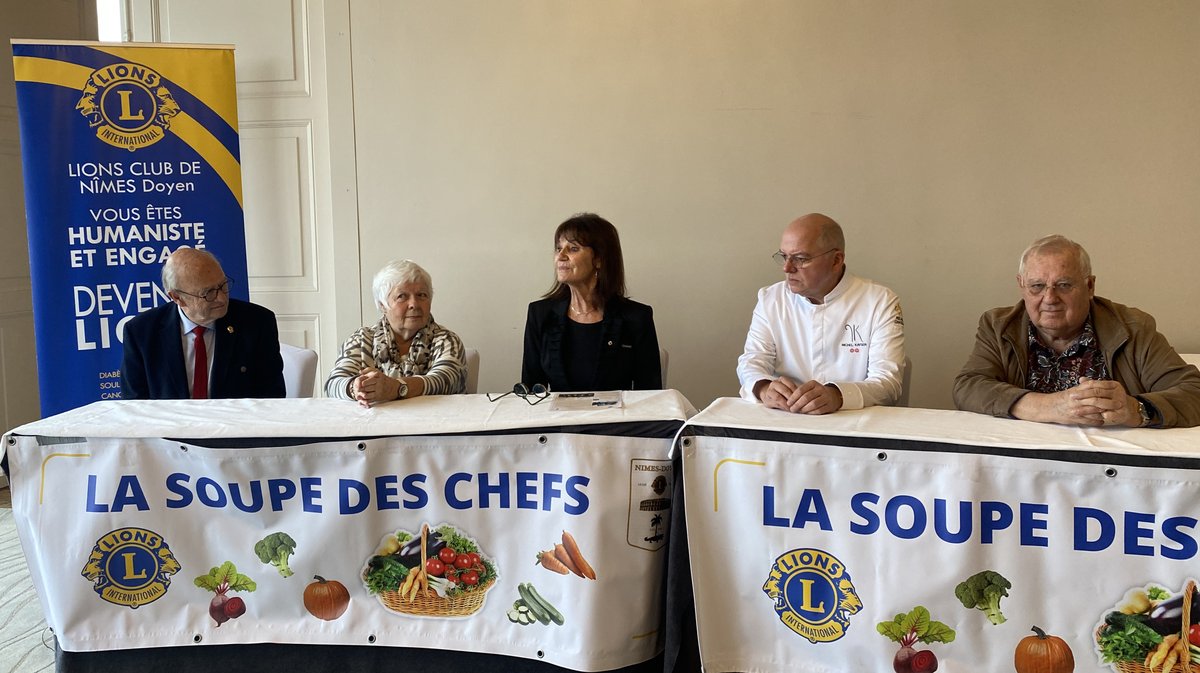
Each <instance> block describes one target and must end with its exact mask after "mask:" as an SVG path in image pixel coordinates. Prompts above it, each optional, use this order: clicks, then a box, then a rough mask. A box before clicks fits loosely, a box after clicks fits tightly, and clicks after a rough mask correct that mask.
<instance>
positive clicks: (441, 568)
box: [425, 557, 446, 577]
mask: <svg viewBox="0 0 1200 673" xmlns="http://www.w3.org/2000/svg"><path fill="white" fill-rule="evenodd" d="M425 572H427V573H429V574H430V575H433V576H434V577H441V576H442V573H444V572H446V564H445V563H442V562H441V561H439V560H437V559H435V558H432V557H430V559H429V560H428V561H425Z"/></svg>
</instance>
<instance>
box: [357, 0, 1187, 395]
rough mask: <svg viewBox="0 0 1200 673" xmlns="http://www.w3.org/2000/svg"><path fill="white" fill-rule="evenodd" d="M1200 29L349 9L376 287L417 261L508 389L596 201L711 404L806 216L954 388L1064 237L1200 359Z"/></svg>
mask: <svg viewBox="0 0 1200 673" xmlns="http://www.w3.org/2000/svg"><path fill="white" fill-rule="evenodd" d="M1198 29H1200V3H1195V2H1153V3H1145V2H1136V1H1133V0H1129V1H1120V2H1115V1H1103V0H1091V1H1088V2H1076V1H1066V0H1054V1H1047V0H1035V1H1029V2H1002V3H1001V2H972V1H962V0H947V1H944V2H930V1H913V0H903V1H897V2H886V1H872V2H846V1H844V0H829V1H815V0H806V1H789V2H783V1H781V2H731V1H725V0H722V1H716V0H711V1H704V0H656V1H655V2H645V1H644V0H605V1H603V2H569V1H565V0H542V1H532V0H530V1H517V0H510V1H506V2H495V1H493V0H477V1H472V2H467V1H460V2H453V3H445V2H439V3H429V2H424V1H420V2H371V3H368V2H353V3H352V4H351V35H352V45H353V46H352V49H353V70H354V96H355V101H354V102H355V116H356V129H355V131H356V138H357V140H356V151H357V158H358V176H359V185H358V188H359V212H360V218H361V228H360V233H361V240H362V255H361V257H362V267H363V278H364V282H367V281H369V278H370V276H371V274H372V273H373V272H374V270H375V269H376V268H377V267H378V266H379V265H380V264H382V263H383V262H384V261H385V260H386V259H388V258H390V257H396V256H402V257H411V258H413V259H416V260H418V261H419V262H421V263H422V264H424V265H425V266H426V267H427V268H428V269H429V270H430V272H431V273H432V274H433V276H434V280H435V285H436V295H435V300H434V314H435V316H436V317H437V319H438V320H439V321H440V322H442V323H444V324H446V325H447V326H449V327H451V328H452V329H454V330H456V331H458V332H459V334H460V335H461V336H462V337H463V338H464V340H465V341H466V342H468V344H469V345H470V346H474V347H477V348H479V349H480V351H481V352H482V357H483V368H482V377H481V390H501V389H506V388H508V387H509V386H511V384H512V382H513V381H515V380H516V379H517V377H518V373H519V367H520V352H521V335H522V330H523V325H524V318H525V305H526V303H527V302H528V301H530V300H532V299H534V298H536V297H537V296H538V295H539V294H540V293H541V292H542V291H544V290H545V289H546V287H547V285H548V284H549V282H550V280H551V270H552V269H551V260H550V250H551V241H550V236H551V234H552V231H553V228H554V226H555V225H556V224H557V223H558V222H559V221H561V220H562V219H563V218H565V217H566V216H568V215H570V214H571V213H573V212H576V211H581V210H591V211H596V212H599V213H600V214H602V215H604V216H606V217H608V218H609V219H611V220H612V221H613V222H614V223H615V224H616V225H617V227H618V229H619V230H620V231H621V234H622V238H623V242H624V248H625V251H626V260H627V265H628V276H629V285H630V290H631V293H632V295H633V296H634V298H636V299H639V300H641V301H645V302H647V303H649V304H651V305H653V306H654V307H655V311H656V322H657V324H658V329H659V336H660V339H661V342H662V344H663V345H664V346H665V347H666V348H668V349H669V350H670V351H671V373H670V377H671V384H672V387H675V388H678V389H680V390H681V391H682V392H683V393H684V394H685V395H687V397H688V398H689V399H691V400H692V402H693V403H694V404H696V405H697V406H699V407H702V406H704V405H706V404H707V403H708V402H709V401H710V400H711V399H713V398H715V397H719V396H726V395H734V394H736V387H737V384H736V378H735V375H734V365H735V360H736V358H737V356H738V354H739V353H740V352H741V347H742V342H743V339H744V335H745V329H746V326H747V324H748V322H749V318H750V311H751V309H752V307H753V304H754V295H755V290H756V288H758V287H760V286H762V285H765V284H768V283H771V282H774V281H775V280H776V279H777V278H778V277H779V275H780V272H779V270H778V269H777V268H776V267H775V266H774V265H773V264H772V262H771V261H770V255H771V253H772V252H774V251H775V250H776V249H777V247H778V242H779V233H780V230H781V229H782V227H783V226H784V225H785V224H786V223H787V222H788V220H789V219H790V218H792V217H793V216H795V215H799V214H802V213H805V212H808V211H814V210H815V211H822V212H825V213H828V214H829V215H831V216H833V217H834V218H836V219H838V220H839V221H840V222H841V223H842V224H843V226H844V227H845V228H846V231H847V235H848V239H849V243H848V247H849V255H848V260H849V265H850V268H851V269H852V270H853V271H854V272H855V273H858V274H860V275H863V276H866V277H870V278H873V279H875V280H878V281H881V282H883V283H885V284H888V285H890V286H891V287H892V288H894V289H895V290H896V291H897V292H898V293H899V294H900V297H901V299H902V302H903V306H904V311H905V317H906V323H907V334H908V351H909V355H910V357H911V358H912V360H913V363H914V375H913V389H912V395H911V403H912V404H913V405H914V406H929V407H949V406H950V405H951V401H950V392H949V391H950V385H951V381H952V379H953V377H954V374H955V373H956V372H957V370H958V368H959V366H960V365H961V364H962V362H963V361H964V359H965V357H966V355H967V352H968V351H969V349H970V346H971V342H972V338H973V334H974V329H975V323H976V320H977V318H978V316H979V314H980V312H981V311H982V310H984V309H986V308H989V307H991V306H995V305H999V304H1005V303H1010V302H1012V301H1015V300H1016V299H1017V293H1016V290H1015V284H1014V280H1013V276H1014V274H1015V261H1016V257H1017V256H1018V254H1019V253H1020V251H1021V250H1022V249H1023V247H1024V246H1025V245H1026V244H1027V243H1028V242H1029V241H1030V240H1032V239H1033V238H1035V237H1037V236H1040V235H1043V234H1046V233H1051V232H1060V233H1064V234H1066V235H1068V236H1071V237H1073V238H1076V239H1077V240H1079V241H1080V242H1082V243H1083V244H1084V245H1085V246H1086V247H1087V248H1088V249H1089V251H1090V252H1091V254H1092V256H1093V260H1094V264H1095V267H1096V270H1097V276H1098V281H1097V287H1098V290H1099V292H1100V293H1101V294H1104V295H1106V296H1109V297H1111V298H1114V299H1116V300H1118V301H1122V302H1125V303H1130V304H1134V305H1137V306H1140V307H1142V308H1144V309H1147V310H1149V311H1151V312H1152V313H1153V314H1154V315H1156V316H1157V317H1158V319H1159V324H1160V328H1161V330H1162V331H1163V332H1164V333H1165V334H1166V335H1167V337H1168V338H1169V339H1171V340H1172V342H1173V343H1174V344H1175V345H1176V346H1177V347H1178V348H1179V350H1181V351H1200V315H1197V311H1196V310H1195V308H1194V307H1195V294H1196V292H1195V288H1196V287H1197V285H1198V282H1197V281H1198V280H1200V270H1198V268H1197V265H1196V264H1195V263H1194V259H1195V257H1196V255H1197V252H1198V251H1200V227H1197V226H1196V225H1197V220H1198V219H1200V217H1198V216H1200V131H1198V129H1200V123H1198V118H1197V114H1198V112H1200V79H1198V78H1197V76H1196V73H1197V72H1200V46H1198V45H1200V34H1198V32H1200V31H1198ZM364 298H365V299H367V298H366V295H364ZM367 300H368V301H369V299H367ZM364 311H365V312H366V315H368V316H370V315H376V313H375V312H374V310H373V308H372V307H371V306H369V305H367V304H365V305H364Z"/></svg>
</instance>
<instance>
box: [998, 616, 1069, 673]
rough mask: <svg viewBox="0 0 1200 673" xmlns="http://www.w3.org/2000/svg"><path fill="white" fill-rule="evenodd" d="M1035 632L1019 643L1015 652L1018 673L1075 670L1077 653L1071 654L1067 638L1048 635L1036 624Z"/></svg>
mask: <svg viewBox="0 0 1200 673" xmlns="http://www.w3.org/2000/svg"><path fill="white" fill-rule="evenodd" d="M1033 633H1034V635H1032V636H1025V637H1024V638H1022V639H1021V642H1019V643H1017V651H1016V652H1015V653H1014V654H1013V665H1014V666H1016V669H1017V673H1072V672H1073V671H1074V670H1075V655H1073V654H1071V647H1070V646H1069V645H1067V642H1066V641H1065V640H1063V639H1062V638H1059V637H1058V636H1051V635H1047V634H1046V632H1045V631H1043V630H1041V629H1039V628H1038V627H1036V626H1035V627H1033Z"/></svg>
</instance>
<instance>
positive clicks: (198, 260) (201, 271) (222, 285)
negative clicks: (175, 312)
mask: <svg viewBox="0 0 1200 673" xmlns="http://www.w3.org/2000/svg"><path fill="white" fill-rule="evenodd" d="M162 283H163V289H164V290H166V292H167V296H168V297H170V298H171V301H173V302H175V303H176V304H178V305H179V308H180V309H182V310H183V313H184V314H185V315H186V316H187V317H188V318H189V319H190V320H191V321H192V322H195V323H198V324H201V325H206V324H209V323H211V322H213V321H214V320H217V319H219V318H222V317H224V316H225V312H226V311H227V310H228V308H229V279H228V278H226V277H225V271H224V270H223V269H221V263H220V262H218V261H217V258H216V257H214V256H213V254H212V253H211V252H209V251H207V250H197V249H195V248H180V249H178V250H176V251H175V252H172V253H171V255H170V256H169V257H167V261H166V263H164V264H163V269H162ZM210 290H217V292H216V294H215V298H214V299H213V300H212V301H208V300H206V299H204V295H205V294H206V293H208V292H209V291H210Z"/></svg>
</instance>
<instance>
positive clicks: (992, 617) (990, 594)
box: [954, 570, 1012, 624]
mask: <svg viewBox="0 0 1200 673" xmlns="http://www.w3.org/2000/svg"><path fill="white" fill-rule="evenodd" d="M1011 587H1012V582H1009V581H1008V580H1007V579H1005V578H1004V576H1003V575H1001V574H1000V573H998V572H996V571H994V570H982V571H980V572H977V573H975V574H974V575H971V576H970V577H968V578H967V579H965V580H963V581H962V582H960V583H959V585H958V586H956V587H954V595H955V596H957V597H958V600H960V601H962V604H963V607H966V608H975V609H978V610H983V612H984V613H985V614H987V618H988V621H990V622H991V623H993V624H1003V623H1004V622H1005V619H1004V615H1003V614H1002V613H1001V612H1000V599H1001V598H1003V597H1005V596H1007V595H1008V590H1009V589H1010V588H1011Z"/></svg>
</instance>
